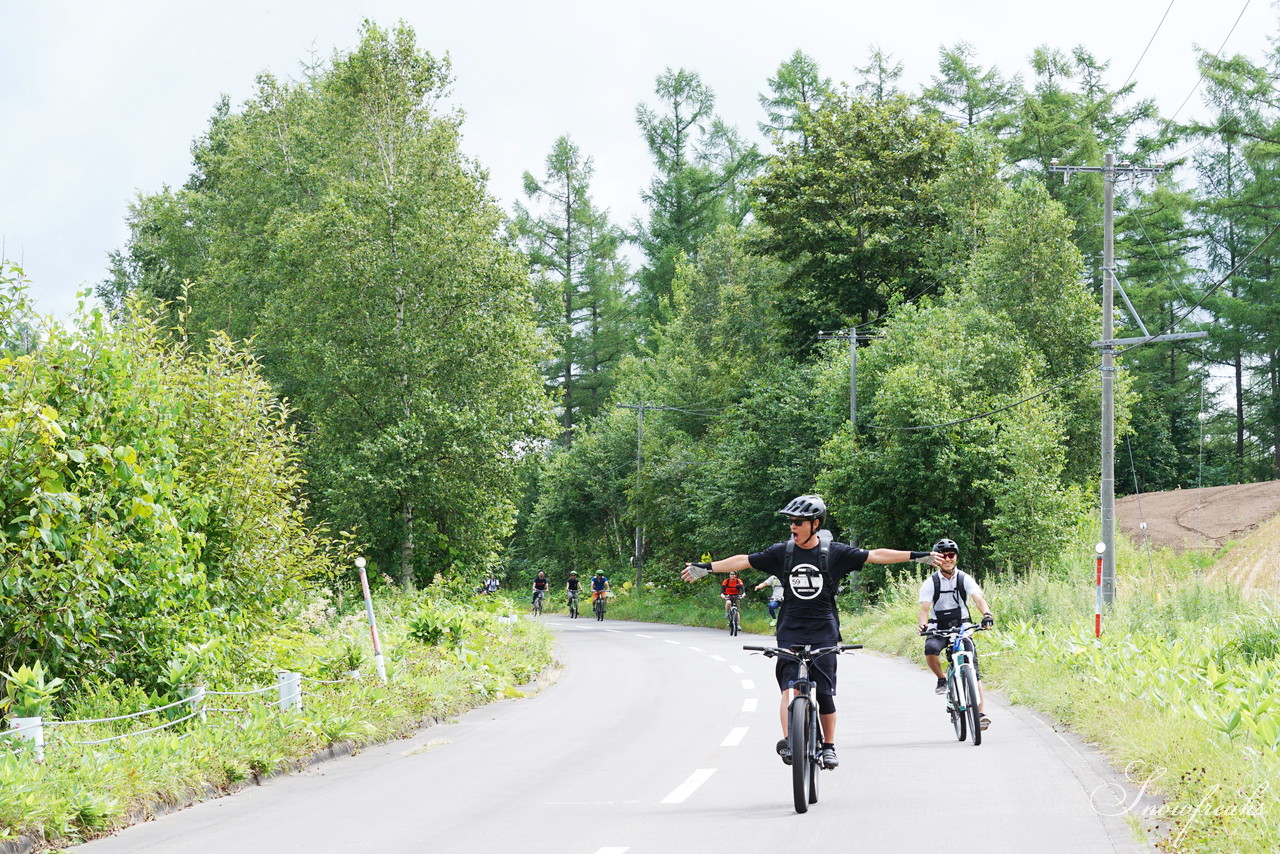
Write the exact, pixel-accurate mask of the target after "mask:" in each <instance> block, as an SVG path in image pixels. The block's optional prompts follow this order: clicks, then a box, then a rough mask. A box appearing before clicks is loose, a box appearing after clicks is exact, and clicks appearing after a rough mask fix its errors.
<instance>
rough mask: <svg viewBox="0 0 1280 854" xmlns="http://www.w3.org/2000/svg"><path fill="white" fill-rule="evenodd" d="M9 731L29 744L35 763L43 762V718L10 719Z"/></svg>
mask: <svg viewBox="0 0 1280 854" xmlns="http://www.w3.org/2000/svg"><path fill="white" fill-rule="evenodd" d="M9 730H10V731H11V732H12V733H13V734H14V735H16V736H17V737H18V738H20V739H22V740H23V741H29V742H31V746H32V748H33V749H34V751H35V755H36V761H37V762H43V761H44V718H42V717H40V716H38V715H37V716H34V717H23V718H16V717H15V718H10V719H9Z"/></svg>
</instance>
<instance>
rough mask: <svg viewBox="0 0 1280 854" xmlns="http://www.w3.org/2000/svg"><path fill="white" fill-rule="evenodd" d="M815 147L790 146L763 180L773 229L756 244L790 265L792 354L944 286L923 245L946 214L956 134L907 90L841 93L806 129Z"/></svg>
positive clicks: (760, 185)
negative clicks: (903, 93)
mask: <svg viewBox="0 0 1280 854" xmlns="http://www.w3.org/2000/svg"><path fill="white" fill-rule="evenodd" d="M808 132H809V148H808V150H807V151H804V150H802V149H801V148H800V146H799V145H797V144H795V143H791V144H788V145H786V146H784V148H783V150H782V152H781V155H780V156H779V157H777V158H775V159H774V160H772V161H771V163H770V165H769V168H768V170H767V171H766V172H765V174H764V175H762V176H761V177H760V178H759V179H758V180H757V182H756V184H755V189H756V191H757V193H758V195H759V203H758V205H757V208H756V216H757V218H758V219H759V221H760V222H761V223H762V224H764V225H765V226H767V227H768V231H767V232H766V233H764V234H763V235H762V236H761V238H760V239H759V240H758V241H757V242H756V248H757V251H760V252H763V253H767V254H771V255H773V256H775V257H777V258H780V259H782V260H783V261H785V262H787V263H789V264H791V265H793V269H792V273H791V275H790V277H789V278H788V280H787V281H786V283H785V284H784V285H783V287H782V288H781V289H780V290H779V295H778V296H779V310H780V312H781V313H782V316H783V319H784V323H785V324H786V326H787V328H788V331H789V333H790V336H791V342H790V343H791V346H792V348H793V350H794V351H795V352H806V351H807V350H808V349H809V348H810V347H811V346H812V342H813V341H814V340H815V338H816V333H817V331H818V330H819V329H833V328H839V327H841V326H843V325H845V324H847V323H849V322H851V321H857V320H864V321H865V320H868V319H870V318H873V317H876V316H878V315H879V314H881V313H883V311H884V309H885V307H886V306H887V305H888V303H889V301H890V300H891V299H892V298H893V297H895V296H897V295H904V296H914V295H916V294H918V293H920V292H922V291H924V290H927V289H929V288H931V287H933V286H934V285H935V284H936V281H935V280H934V278H933V276H932V271H930V270H929V269H928V265H927V264H926V263H925V256H926V254H927V250H926V247H927V246H928V245H929V243H930V241H931V238H932V236H933V234H932V233H933V231H934V230H935V229H937V228H938V227H939V226H940V225H941V223H942V211H941V210H940V208H939V204H938V200H937V198H936V196H935V194H934V193H933V192H932V191H931V187H932V184H933V182H934V181H935V180H936V179H937V178H938V176H939V175H940V174H941V173H942V171H943V169H944V168H945V165H946V163H947V157H948V153H949V151H950V150H951V148H952V146H953V145H954V143H955V136H956V134H955V131H954V130H953V129H952V128H951V127H950V126H949V125H948V123H946V122H945V121H943V120H942V119H940V118H938V117H936V116H926V115H922V114H921V113H920V112H919V111H918V110H916V109H914V108H913V107H912V106H911V104H909V103H908V102H907V101H905V100H903V99H895V100H890V101H884V102H879V103H877V102H873V101H868V100H865V99H862V98H857V97H853V96H850V95H848V94H847V93H846V94H842V95H835V96H833V97H832V98H830V99H829V100H828V101H827V102H826V105H825V106H824V107H823V109H822V110H820V111H819V112H818V113H817V114H816V115H815V116H814V117H813V120H812V122H811V123H810V124H809V127H808Z"/></svg>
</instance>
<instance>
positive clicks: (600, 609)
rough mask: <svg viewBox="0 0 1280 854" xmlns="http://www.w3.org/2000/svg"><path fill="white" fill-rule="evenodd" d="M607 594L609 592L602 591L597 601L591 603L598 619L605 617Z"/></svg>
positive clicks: (596, 598)
mask: <svg viewBox="0 0 1280 854" xmlns="http://www.w3.org/2000/svg"><path fill="white" fill-rule="evenodd" d="M607 595H608V594H606V593H604V592H601V593H600V595H599V596H596V597H595V601H593V602H592V603H591V610H592V611H594V612H595V614H596V619H597V620H603V619H604V609H605V601H604V600H605V596H607Z"/></svg>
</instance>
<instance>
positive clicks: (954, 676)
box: [947, 670, 968, 741]
mask: <svg viewBox="0 0 1280 854" xmlns="http://www.w3.org/2000/svg"><path fill="white" fill-rule="evenodd" d="M947 711H948V712H950V713H951V726H953V727H954V728H955V731H956V741H964V737H965V735H967V734H968V732H967V730H968V727H967V724H968V717H967V716H966V712H965V705H964V689H963V688H962V687H961V685H960V678H959V674H958V673H956V672H955V671H954V670H953V671H951V672H950V673H948V674H947Z"/></svg>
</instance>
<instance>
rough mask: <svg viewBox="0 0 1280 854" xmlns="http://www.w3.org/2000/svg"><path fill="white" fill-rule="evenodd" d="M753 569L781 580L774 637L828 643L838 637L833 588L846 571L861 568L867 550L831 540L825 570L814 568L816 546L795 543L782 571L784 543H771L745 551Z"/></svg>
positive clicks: (784, 555)
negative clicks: (786, 568) (786, 569)
mask: <svg viewBox="0 0 1280 854" xmlns="http://www.w3.org/2000/svg"><path fill="white" fill-rule="evenodd" d="M747 560H748V561H750V562H751V567H752V568H753V569H758V570H760V571H762V572H767V573H769V574H771V575H776V576H777V577H778V578H780V579H781V580H782V612H781V614H780V615H779V617H778V640H779V641H780V642H785V643H787V644H791V643H811V644H831V643H836V642H837V641H839V640H840V618H839V616H838V615H837V613H836V591H838V590H839V589H840V582H842V581H844V579H845V578H846V577H848V575H849V574H850V573H853V572H857V571H859V570H861V569H862V565H863V564H864V563H866V561H867V550H866V549H856V548H854V547H853V546H850V545H846V544H845V543H832V544H831V549H830V551H829V552H828V554H827V571H826V572H825V573H823V572H821V571H820V570H819V569H818V566H819V557H818V548H817V547H816V546H815V547H814V548H811V549H802V548H800V547H799V546H797V547H796V549H795V551H794V552H793V553H792V561H791V572H790V573H787V574H785V575H784V574H783V567H784V566H785V565H786V560H787V544H786V543H775V544H774V545H772V546H769V548H767V549H765V550H764V551H762V552H756V553H755V554H751V555H747Z"/></svg>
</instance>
